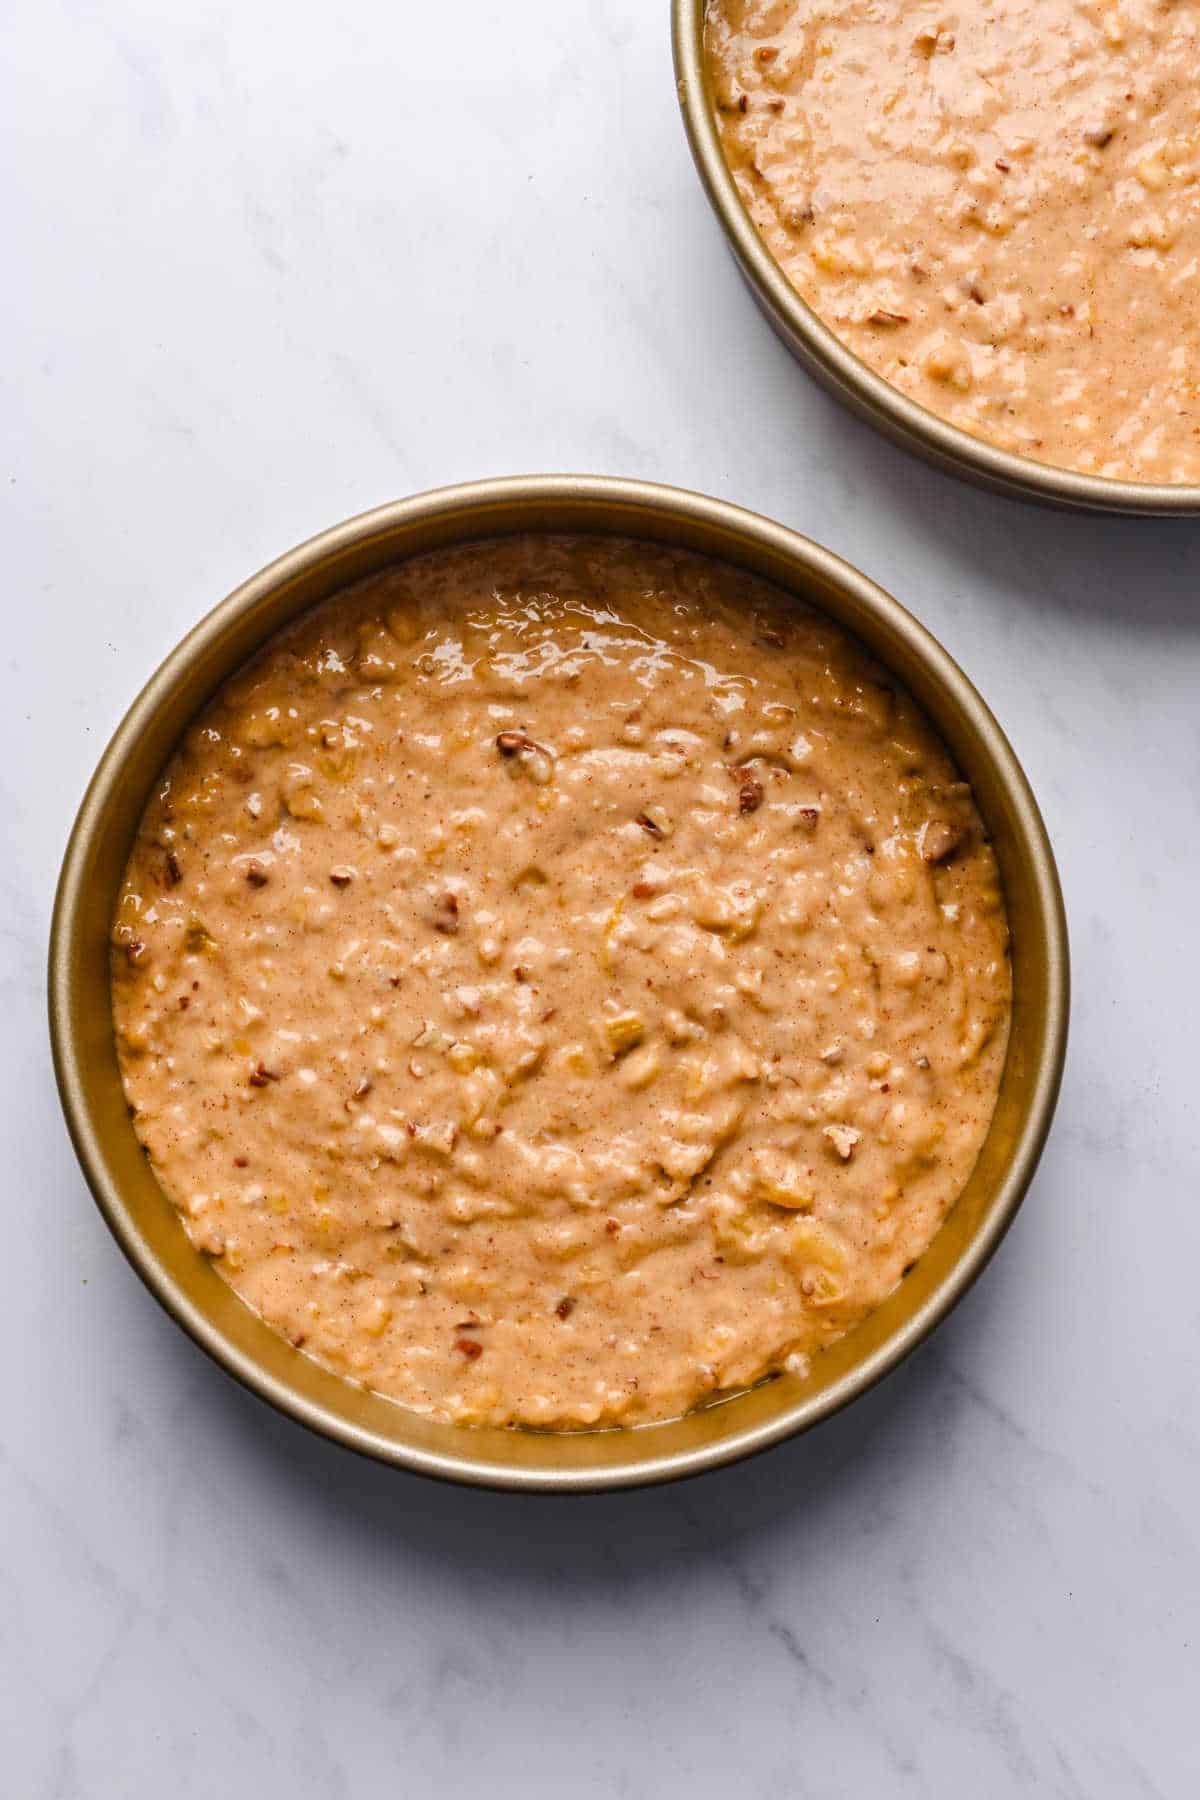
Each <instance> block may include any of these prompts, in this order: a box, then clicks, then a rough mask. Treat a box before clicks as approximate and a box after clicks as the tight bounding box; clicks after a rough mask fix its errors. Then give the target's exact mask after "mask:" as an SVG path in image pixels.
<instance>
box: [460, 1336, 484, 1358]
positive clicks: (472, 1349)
mask: <svg viewBox="0 0 1200 1800" xmlns="http://www.w3.org/2000/svg"><path fill="white" fill-rule="evenodd" d="M454 1348H455V1349H456V1350H458V1351H461V1353H462V1354H463V1356H465V1357H466V1358H467V1359H468V1360H469V1361H470V1362H474V1361H475V1359H476V1358H477V1357H480V1356H482V1355H483V1345H482V1344H477V1343H476V1342H475V1339H474V1338H469V1337H460V1338H455V1340H454Z"/></svg>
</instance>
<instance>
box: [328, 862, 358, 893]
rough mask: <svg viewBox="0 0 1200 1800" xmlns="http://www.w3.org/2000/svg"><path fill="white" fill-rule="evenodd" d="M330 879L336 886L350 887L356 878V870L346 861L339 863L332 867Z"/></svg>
mask: <svg viewBox="0 0 1200 1800" xmlns="http://www.w3.org/2000/svg"><path fill="white" fill-rule="evenodd" d="M329 879H330V881H332V883H333V885H334V887H336V888H344V887H349V886H350V883H351V882H352V881H353V880H354V870H353V869H351V868H348V867H347V865H346V864H345V863H337V864H336V865H335V866H334V867H333V868H332V869H330V871H329Z"/></svg>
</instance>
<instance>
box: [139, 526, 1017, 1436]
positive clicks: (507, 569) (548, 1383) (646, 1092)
mask: <svg viewBox="0 0 1200 1800" xmlns="http://www.w3.org/2000/svg"><path fill="white" fill-rule="evenodd" d="M113 940H114V943H113V999H114V1009H115V1018H116V1026H117V1033H118V1043H119V1051H120V1058H121V1067H122V1072H123V1076H124V1080H125V1086H126V1091H127V1094H128V1097H129V1102H130V1106H131V1109H132V1112H133V1118H134V1123H135V1127H136V1130H137V1132H138V1134H139V1137H140V1138H141V1140H142V1142H143V1144H144V1146H145V1148H146V1150H147V1152H148V1154H149V1156H150V1159H151V1161H152V1164H153V1166H154V1168H155V1170H156V1172H157V1174H158V1177H159V1179H160V1181H161V1183H162V1185H163V1187H164V1188H165V1190H166V1192H167V1193H168V1194H169V1196H170V1197H171V1198H172V1200H173V1201H174V1202H175V1203H176V1205H177V1206H178V1207H179V1210H180V1212H181V1214H182V1217H183V1220H184V1224H185V1226H186V1229H187V1231H188V1233H189V1235H190V1236H191V1238H192V1241H193V1242H194V1244H195V1245H196V1246H197V1248H198V1249H199V1250H201V1251H202V1252H204V1253H205V1254H206V1255H208V1256H210V1257H212V1258H213V1260H214V1262H215V1264H216V1266H217V1268H218V1269H219V1270H220V1272H221V1273H222V1274H223V1275H224V1276H225V1278H226V1279H227V1280H228V1281H229V1282H230V1283H231V1285H232V1286H233V1287H234V1288H235V1289H236V1290H237V1291H238V1293H239V1294H241V1295H242V1296H243V1298H244V1299H245V1300H246V1301H247V1302H248V1303H249V1304H250V1305H251V1306H252V1307H254V1308H255V1309H257V1311H258V1312H260V1313H261V1314H262V1315H263V1317H264V1318H265V1319H267V1320H268V1321H269V1322H270V1323H271V1324H272V1325H273V1326H275V1327H276V1328H277V1329H278V1330H279V1331H281V1332H283V1333H286V1335H287V1336H288V1337H289V1338H290V1339H291V1341H292V1342H293V1343H294V1344H296V1345H298V1346H302V1347H303V1349H304V1351H305V1352H306V1353H307V1354H310V1355H312V1356H314V1357H316V1358H317V1359H318V1360H319V1361H320V1362H322V1363H324V1364H325V1365H327V1366H329V1367H331V1368H333V1369H335V1370H338V1371H340V1372H341V1373H343V1374H344V1375H346V1376H347V1377H349V1378H350V1379H352V1380H355V1381H358V1382H361V1383H363V1384H365V1385H367V1386H369V1387H371V1388H373V1389H376V1390H377V1391H379V1392H380V1393H382V1394H385V1395H389V1396H391V1397H392V1398H393V1399H395V1400H397V1401H400V1402H402V1403H403V1404H404V1405H406V1406H409V1407H413V1408H416V1409H418V1410H420V1411H423V1412H428V1413H432V1414H434V1415H435V1416H437V1417H439V1418H442V1419H448V1420H458V1421H463V1422H472V1423H474V1422H490V1423H521V1424H527V1425H533V1426H553V1427H564V1428H565V1427H576V1426H587V1425H595V1424H598V1423H615V1422H626V1423H634V1422H639V1421H644V1420H649V1419H655V1418H661V1417H665V1416H670V1415H673V1414H678V1413H681V1412H683V1411H684V1410H685V1409H686V1408H688V1407H689V1406H691V1405H693V1404H694V1403H696V1402H697V1401H700V1400H702V1399H704V1398H705V1397H706V1396H709V1395H712V1394H713V1393H715V1392H717V1391H720V1390H725V1389H730V1388H736V1387H739V1386H741V1385H743V1384H746V1383H749V1382H752V1381H754V1380H755V1379H757V1378H758V1377H760V1376H762V1375H764V1374H765V1373H767V1372H769V1371H771V1370H775V1369H778V1368H780V1367H781V1366H784V1365H785V1364H787V1363H789V1362H791V1363H792V1365H793V1366H802V1363H803V1359H804V1358H805V1357H806V1356H807V1355H808V1354H810V1353H811V1352H813V1351H816V1350H818V1349H819V1348H820V1347H821V1346H822V1345H824V1344H827V1343H828V1342H829V1341H830V1340H831V1339H833V1338H835V1337H837V1336H839V1335H840V1334H841V1333H843V1332H844V1331H846V1330H847V1329H848V1328H849V1327H850V1326H851V1325H853V1324H854V1323H855V1322H856V1321H857V1320H859V1319H860V1318H861V1317H862V1316H863V1315H864V1314H865V1313H866V1312H868V1311H869V1310H870V1309H871V1308H872V1307H874V1306H876V1305H877V1304H878V1303H879V1301H880V1300H882V1299H883V1297H884V1296H885V1295H886V1294H887V1293H888V1292H889V1291H890V1290H891V1289H892V1288H893V1287H894V1286H895V1285H896V1283H897V1282H898V1281H899V1279H900V1277H901V1275H902V1273H903V1271H904V1269H905V1267H906V1265H907V1264H909V1263H910V1262H911V1261H912V1260H913V1259H914V1258H915V1257H917V1256H919V1255H920V1253H921V1251H922V1250H923V1249H924V1248H925V1246H926V1245H927V1244H928V1242H929V1240H930V1238H931V1237H932V1236H933V1234H934V1232H935V1231H936V1230H937V1228H938V1225H939V1223H940V1221H941V1219H942V1218H943V1216H944V1214H945V1212H946V1210H947V1208H948V1207H949V1206H950V1204H951V1203H952V1201H953V1200H954V1198H955V1196H956V1195H957V1193H958V1192H959V1190H960V1189H961V1187H962V1185H963V1183H964V1181H965V1180H966V1178H967V1175H968V1174H969V1172H970V1170H971V1167H972V1165H973V1163H974V1161H975V1158H976V1155H977V1153H978V1150H979V1147H980V1144H981V1142H982V1139H983V1137H984V1135H985V1132H986V1130H987V1125H988V1121H989V1118H990V1115H991V1112H992V1108H993V1103H994V1099H995V1095H996V1090H997V1086H998V1082H999V1076H1000V1071H1001V1067H1002V1063H1003V1058H1004V1051H1005V1043H1006V1036H1007V1028H1008V1009H1009V969H1008V959H1007V948H1006V946H1007V929H1006V922H1005V915H1004V909H1003V904H1002V899H1001V894H1000V890H999V886H998V881H997V873H996V867H995V863H994V859H993V856H992V853H991V850H990V849H989V847H988V846H987V844H986V843H985V841H984V839H983V836H982V832H981V828H980V823H979V819H978V817H977V814H976V811H975V808H974V805H973V803H972V800H971V796H970V794H969V792H968V791H967V789H966V788H965V786H964V785H963V783H962V782H961V781H960V780H959V779H958V777H957V775H956V772H955V770H954V768H953V766H952V765H951V763H950V761H949V759H948V757H947V755H946V752H945V751H944V749H943V748H942V747H941V745H940V743H939V742H938V740H937V739H936V737H935V736H934V734H933V733H932V731H931V730H930V728H929V726H928V725H927V724H926V722H925V721H924V719H923V718H922V716H921V715H920V714H919V713H918V711H917V710H916V709H915V707H914V706H913V704H912V702H911V701H910V700H909V699H908V698H907V697H906V695H905V694H904V693H902V692H900V691H898V690H897V688H896V687H895V685H894V684H893V683H892V682H891V681H890V680H889V678H888V677H887V676H886V675H885V674H884V673H883V672H882V671H881V670H880V669H879V668H878V667H876V666H875V665H874V664H873V663H872V662H871V661H869V660H868V658H867V657H866V656H865V655H864V653H863V652H862V650H861V649H860V648H859V647H858V646H857V645H856V644H855V643H853V642H852V641H851V640H850V639H849V638H848V637H847V636H846V635H845V634H844V633H843V632H842V631H840V630H839V629H838V628H837V627H836V626H834V625H833V624H832V623H831V622H830V621H829V620H827V619H826V618H824V617H822V616H820V615H818V614H815V613H812V612H809V611H807V610H805V609H803V608H801V607H799V606H798V605H797V604H795V603H794V602H791V601H789V600H786V599H785V598H784V597H783V596H781V595H779V594H777V593H776V592H775V591H774V590H773V589H770V588H768V587H766V586H765V585H764V584H762V583H761V582H758V581H756V580H755V579H753V578H752V577H750V576H748V575H744V574H741V573H737V572H735V571H733V570H730V569H728V568H725V567H722V566H720V565H718V564H715V563H712V562H708V561H705V560H702V559H700V558H697V557H694V556H690V555H687V554H683V553H676V552H673V551H670V550H666V549H658V548H653V547H649V546H646V545H639V544H633V543H628V542H624V541H622V540H617V539H592V540H589V539H568V538H547V537H526V538H511V539H505V540H499V541H495V542H490V543H482V544H476V545H471V546H468V547H466V548H462V549H456V550H449V551H444V552H439V553H437V554H434V555H431V556H428V557H425V558H422V559H420V560H416V561H412V562H409V563H406V564H404V565H402V566H399V567H397V568H396V569H394V570H391V571H389V572H387V573H385V574H383V575H380V576H377V577H373V578H371V579H370V580H369V581H366V582H364V583H362V584H360V585H359V586H358V587H356V588H354V589H351V590H349V591H347V592H346V593H344V594H342V595H340V596H338V597H336V598H335V599H334V600H332V601H330V602H328V603H326V604H325V605H323V606H322V607H320V608H319V609H317V610H316V611H315V612H313V613H311V614H309V615H307V616H306V617H304V618H303V619H302V620H300V621H299V622H298V623H297V625H296V626H294V627H293V628H291V629H290V630H289V631H288V632H287V633H286V634H284V635H283V636H281V637H280V638H278V639H276V640H275V641H274V642H273V643H272V644H271V645H270V646H269V647H268V648H267V650H266V651H265V652H264V654H263V655H262V656H261V657H260V658H259V659H258V660H257V661H256V662H255V663H254V664H252V665H251V666H249V667H248V668H247V669H245V670H244V671H243V672H241V673H240V674H239V675H238V676H237V677H236V678H235V679H234V680H233V681H232V682H230V683H229V684H228V685H227V687H226V688H225V690H224V691H223V692H222V693H221V695H220V696H219V697H218V699H217V700H216V701H215V703H214V704H213V705H212V706H211V707H210V708H209V709H208V711H207V713H206V714H205V715H204V716H203V717H202V718H201V720H200V721H199V722H198V723H197V724H196V725H195V726H193V727H192V729H191V730H189V732H188V734H187V737H186V740H185V742H184V743H183V745H182V747H181V749H180V751H179V754H178V755H177V757H176V758H175V760H174V761H173V762H172V764H171V765H170V766H169V768H168V769H167V771H166V773H165V775H164V778H163V780H162V782H161V784H160V790H159V792H158V794H157V795H156V797H155V799H154V800H153V802H152V804H151V805H150V808H149V810H148V812H147V814H146V817H145V820H144V822H143V825H142V827H141V830H140V834H139V836H138V839H137V843H136V846H135V849H134V852H133V855H132V858H131V861H130V865H129V869H128V874H127V879H126V882H125V886H124V891H123V894H122V897H121V901H120V905H119V908H118V912H117V917H116V920H115V922H114V930H113Z"/></svg>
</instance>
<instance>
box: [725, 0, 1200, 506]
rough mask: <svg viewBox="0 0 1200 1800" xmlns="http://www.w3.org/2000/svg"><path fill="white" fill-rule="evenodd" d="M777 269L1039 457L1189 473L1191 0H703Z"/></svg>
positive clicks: (751, 198)
mask: <svg viewBox="0 0 1200 1800" xmlns="http://www.w3.org/2000/svg"><path fill="white" fill-rule="evenodd" d="M707 47H708V64H709V77H710V82H711V86H712V90H713V97H714V100H715V103H716V106H717V109H718V118H719V122H720V127H721V135H722V141H723V144H724V149H725V154H726V157H727V159H728V161H729V164H730V167H731V169H732V171H733V173H734V176H735V178H736V180H737V184H738V188H739V190H740V192H741V195H742V198H743V200H744V201H745V203H746V206H747V207H748V209H749V211H750V214H751V217H752V218H753V220H754V222H755V224H756V225H757V227H758V230H759V231H760V233H761V234H762V237H763V239H764V240H765V242H766V244H767V246H768V248H769V249H770V250H771V253H772V254H773V255H774V257H775V258H776V260H777V261H778V263H779V264H780V266H781V268H782V269H783V270H784V272H785V274H786V275H787V276H788V278H789V280H790V281H791V282H792V283H793V285H794V286H795V287H796V288H797V289H798V290H799V292H800V293H801V294H802V295H803V296H804V298H805V299H806V300H808V301H809V303H810V304H811V305H812V306H813V307H814V308H815V309H816V310H817V312H819V313H820V314H821V316H822V317H823V318H824V319H825V321H826V323H827V324H829V325H830V326H831V327H832V328H833V330H834V331H836V332H837V334H838V336H839V337H840V338H842V339H843V340H844V342H845V343H846V344H848V345H849V347H850V348H851V349H852V350H854V351H855V352H856V353H857V354H858V355H859V356H861V357H862V358H863V360H864V361H865V362H867V363H869V364H870V365H871V367H872V368H873V369H876V370H878V372H879V373H880V374H881V375H883V376H885V377H886V378H887V380H888V381H890V382H891V383H892V384H893V385H894V386H895V387H897V388H900V389H901V390H902V391H903V392H904V393H906V394H909V395H911V396H912V398H913V399H915V400H918V401H920V402H921V404H922V405H924V406H927V407H929V408H930V409H931V410H932V411H933V412H935V413H940V414H941V415H942V416H943V417H944V418H946V419H949V420H950V421H952V423H954V424H955V425H959V426H961V427H962V428H963V429H964V430H965V431H969V432H972V433H974V435H975V436H977V437H981V438H986V439H988V440H989V441H991V442H992V443H995V444H999V445H1001V446H1003V447H1004V448H1006V449H1010V450H1015V451H1018V452H1020V453H1021V454H1023V455H1026V456H1031V457H1034V458H1035V459H1037V460H1038V461H1041V462H1047V463H1056V464H1058V465H1060V466H1062V467H1065V468H1069V469H1077V470H1081V471H1086V472H1087V473H1089V474H1094V475H1108V476H1117V477H1120V478H1122V479H1125V480H1132V481H1156V482H1167V483H1177V482H1198V481H1200V307H1198V305H1197V299H1196V296H1197V292H1198V289H1200V0H959V4H957V5H955V4H946V5H940V4H933V5H925V4H919V3H918V4H913V3H910V0H842V3H841V4H837V3H834V0H711V3H710V8H709V16H708V31H707Z"/></svg>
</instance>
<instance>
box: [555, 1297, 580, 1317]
mask: <svg viewBox="0 0 1200 1800" xmlns="http://www.w3.org/2000/svg"><path fill="white" fill-rule="evenodd" d="M578 1305H579V1302H578V1300H576V1298H575V1296H574V1294H564V1295H563V1297H562V1299H561V1300H560V1301H559V1303H558V1305H557V1306H556V1307H555V1309H554V1311H555V1313H556V1314H557V1316H558V1317H559V1318H560V1319H569V1318H570V1316H571V1314H572V1313H573V1312H574V1311H575V1308H576V1307H577V1306H578Z"/></svg>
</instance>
